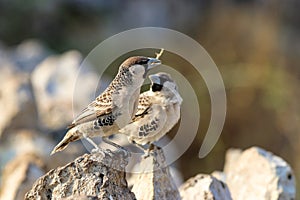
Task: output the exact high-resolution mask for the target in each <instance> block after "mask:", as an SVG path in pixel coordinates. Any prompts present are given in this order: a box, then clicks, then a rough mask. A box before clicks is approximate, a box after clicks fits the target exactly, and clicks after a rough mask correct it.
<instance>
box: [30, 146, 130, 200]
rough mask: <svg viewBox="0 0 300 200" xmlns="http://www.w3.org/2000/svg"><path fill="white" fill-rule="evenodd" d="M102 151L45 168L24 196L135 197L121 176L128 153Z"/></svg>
mask: <svg viewBox="0 0 300 200" xmlns="http://www.w3.org/2000/svg"><path fill="white" fill-rule="evenodd" d="M104 155H105V156H103V154H102V153H93V154H85V155H83V156H81V157H79V158H77V159H76V160H75V161H73V162H71V163H69V164H67V165H65V166H63V167H59V168H56V169H53V170H51V171H49V172H48V173H47V174H46V175H44V176H42V177H41V178H39V179H38V180H37V181H36V182H35V184H34V185H33V187H32V189H31V190H30V191H29V192H28V193H27V194H26V196H25V199H61V198H71V197H72V196H74V195H75V196H83V198H84V197H85V196H91V197H97V198H98V199H124V200H125V199H126V200H130V199H135V197H134V194H133V193H132V192H130V190H129V189H128V187H127V182H126V179H125V172H124V170H125V166H126V165H127V163H128V157H127V156H124V154H123V153H121V152H111V151H109V150H106V151H105V154H104ZM119 170H120V171H119ZM78 198H79V197H78Z"/></svg>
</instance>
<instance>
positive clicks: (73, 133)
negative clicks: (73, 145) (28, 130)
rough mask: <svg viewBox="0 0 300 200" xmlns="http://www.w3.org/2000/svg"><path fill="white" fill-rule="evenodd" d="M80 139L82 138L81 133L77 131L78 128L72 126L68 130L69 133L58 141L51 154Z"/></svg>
mask: <svg viewBox="0 0 300 200" xmlns="http://www.w3.org/2000/svg"><path fill="white" fill-rule="evenodd" d="M79 139H80V133H79V132H78V131H77V128H76V127H74V128H71V129H70V130H68V132H67V134H66V135H65V137H64V138H63V139H62V141H60V143H58V145H56V146H55V147H54V149H53V150H52V152H51V154H50V155H52V154H55V153H56V152H59V151H62V150H64V149H65V148H66V147H67V146H68V144H69V143H70V142H73V141H76V140H79Z"/></svg>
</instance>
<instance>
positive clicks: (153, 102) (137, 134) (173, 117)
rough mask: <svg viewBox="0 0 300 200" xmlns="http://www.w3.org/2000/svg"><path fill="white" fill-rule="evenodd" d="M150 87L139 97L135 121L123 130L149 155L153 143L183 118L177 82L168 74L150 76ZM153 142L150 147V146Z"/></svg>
mask: <svg viewBox="0 0 300 200" xmlns="http://www.w3.org/2000/svg"><path fill="white" fill-rule="evenodd" d="M149 79H150V81H151V86H150V90H148V91H146V92H144V93H142V94H141V95H140V97H139V105H138V110H137V112H136V114H135V117H134V118H133V120H132V122H131V123H129V124H128V125H127V126H125V127H124V128H122V129H120V130H119V133H122V134H125V135H126V136H127V137H128V140H129V142H131V143H133V144H136V145H137V146H138V147H140V148H142V149H143V150H144V151H145V152H147V153H148V154H149V150H150V149H151V145H152V144H153V143H154V142H156V141H158V140H159V139H160V138H162V137H163V136H164V135H166V134H167V133H168V132H169V131H170V130H171V129H172V128H173V127H174V126H175V125H176V123H177V122H178V121H179V119H180V107H181V103H182V98H181V96H180V94H179V92H178V87H177V85H176V83H175V81H174V80H173V79H172V78H171V76H170V75H169V74H167V73H163V72H160V73H157V74H153V75H149ZM146 145H149V146H146Z"/></svg>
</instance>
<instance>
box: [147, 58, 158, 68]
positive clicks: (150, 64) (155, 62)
mask: <svg viewBox="0 0 300 200" xmlns="http://www.w3.org/2000/svg"><path fill="white" fill-rule="evenodd" d="M158 65H161V61H160V60H158V59H156V58H149V61H148V69H152V68H153V67H156V66H158Z"/></svg>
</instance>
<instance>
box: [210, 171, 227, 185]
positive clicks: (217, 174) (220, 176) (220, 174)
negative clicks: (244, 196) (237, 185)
mask: <svg viewBox="0 0 300 200" xmlns="http://www.w3.org/2000/svg"><path fill="white" fill-rule="evenodd" d="M211 175H212V176H213V177H215V178H216V179H218V180H219V181H222V182H224V183H226V174H225V173H224V172H220V171H214V172H213V173H211Z"/></svg>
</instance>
